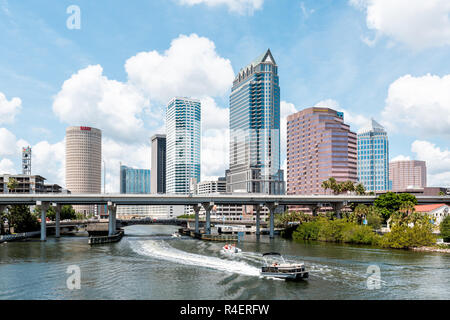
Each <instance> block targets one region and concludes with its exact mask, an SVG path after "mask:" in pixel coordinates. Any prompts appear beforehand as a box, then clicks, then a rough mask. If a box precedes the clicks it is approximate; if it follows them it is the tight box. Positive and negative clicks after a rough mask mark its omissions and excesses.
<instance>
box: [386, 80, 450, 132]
mask: <svg viewBox="0 0 450 320" xmlns="http://www.w3.org/2000/svg"><path fill="white" fill-rule="evenodd" d="M382 116H383V119H384V121H385V122H386V123H387V124H388V126H389V128H391V129H396V128H399V129H400V128H401V130H402V131H409V132H412V133H419V134H422V135H427V136H430V135H445V136H450V75H446V76H444V77H442V78H441V77H439V76H433V75H430V74H427V75H425V76H422V77H413V76H411V75H405V76H403V77H401V78H399V79H397V80H396V81H394V82H393V83H392V84H391V85H390V87H389V91H388V97H387V99H386V106H385V108H384V110H383V111H382Z"/></svg>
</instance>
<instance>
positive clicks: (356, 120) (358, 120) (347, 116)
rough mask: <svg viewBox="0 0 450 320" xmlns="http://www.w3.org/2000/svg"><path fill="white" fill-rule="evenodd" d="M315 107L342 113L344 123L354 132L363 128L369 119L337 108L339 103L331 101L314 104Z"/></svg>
mask: <svg viewBox="0 0 450 320" xmlns="http://www.w3.org/2000/svg"><path fill="white" fill-rule="evenodd" d="M315 107H323V108H331V109H334V110H336V111H340V112H343V113H344V122H345V123H346V124H349V125H350V126H352V128H351V130H352V131H354V132H356V131H358V129H359V128H361V127H363V126H365V125H366V124H367V123H368V122H369V119H368V118H367V117H366V116H364V115H362V114H356V113H353V112H352V111H348V110H347V109H344V108H341V107H340V106H339V102H337V101H336V100H333V99H326V100H322V101H320V102H318V103H316V105H315Z"/></svg>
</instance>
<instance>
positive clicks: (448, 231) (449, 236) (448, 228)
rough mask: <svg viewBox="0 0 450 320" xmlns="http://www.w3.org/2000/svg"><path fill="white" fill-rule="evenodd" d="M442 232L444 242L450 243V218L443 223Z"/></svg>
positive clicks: (446, 218)
mask: <svg viewBox="0 0 450 320" xmlns="http://www.w3.org/2000/svg"><path fill="white" fill-rule="evenodd" d="M440 232H441V237H442V238H443V239H444V242H450V216H447V217H445V219H444V220H443V221H442V222H441V225H440Z"/></svg>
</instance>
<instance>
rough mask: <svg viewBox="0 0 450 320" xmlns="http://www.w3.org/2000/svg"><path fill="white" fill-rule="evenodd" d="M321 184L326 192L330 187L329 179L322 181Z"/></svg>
mask: <svg viewBox="0 0 450 320" xmlns="http://www.w3.org/2000/svg"><path fill="white" fill-rule="evenodd" d="M321 186H322V188H323V189H324V190H325V193H326V192H327V190H328V189H330V181H329V180H324V181H322V185H321Z"/></svg>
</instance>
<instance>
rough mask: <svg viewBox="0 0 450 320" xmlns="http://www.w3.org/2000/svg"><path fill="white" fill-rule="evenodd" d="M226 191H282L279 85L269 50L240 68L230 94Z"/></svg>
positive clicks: (267, 192)
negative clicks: (228, 158) (228, 163)
mask: <svg viewBox="0 0 450 320" xmlns="http://www.w3.org/2000/svg"><path fill="white" fill-rule="evenodd" d="M226 177H227V192H246V193H264V194H284V181H283V171H282V170H280V86H279V78H278V66H277V64H276V62H275V59H274V58H273V56H272V53H271V52H270V50H267V51H266V52H265V53H264V54H262V55H261V56H260V57H258V58H257V59H256V60H254V61H253V62H252V63H250V64H249V65H248V66H246V67H245V68H243V69H241V71H239V73H238V74H237V75H236V78H235V80H234V82H233V87H232V89H231V95H230V169H229V170H227V172H226Z"/></svg>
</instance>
